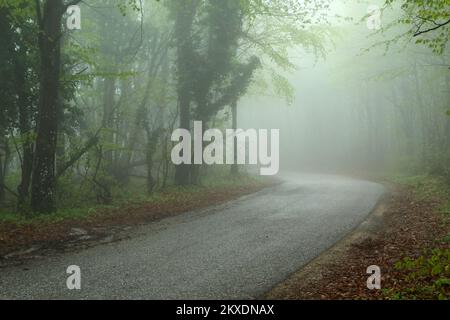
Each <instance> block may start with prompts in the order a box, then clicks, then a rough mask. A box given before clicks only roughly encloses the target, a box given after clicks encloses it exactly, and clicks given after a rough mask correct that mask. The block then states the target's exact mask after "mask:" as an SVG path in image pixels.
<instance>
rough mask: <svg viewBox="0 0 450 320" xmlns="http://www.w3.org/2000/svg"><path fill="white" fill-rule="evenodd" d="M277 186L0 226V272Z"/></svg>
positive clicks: (169, 196)
mask: <svg viewBox="0 0 450 320" xmlns="http://www.w3.org/2000/svg"><path fill="white" fill-rule="evenodd" d="M276 183H278V182H277V181H269V180H268V181H266V182H259V181H258V182H256V181H255V182H252V183H248V182H247V183H245V184H244V185H241V186H229V187H228V186H226V187H215V188H203V189H201V190H200V191H196V192H191V191H186V192H185V191H175V192H173V191H168V192H163V193H161V194H160V195H159V199H158V200H157V201H151V202H144V203H140V204H136V203H135V204H130V205H127V206H121V207H119V208H113V209H99V210H96V212H94V213H92V214H89V215H87V216H86V217H83V218H80V219H66V220H62V221H49V222H43V223H32V224H17V223H7V222H2V223H0V268H2V267H6V266H11V265H20V264H22V263H23V262H24V261H26V260H30V259H39V258H43V257H45V256H48V255H52V254H58V253H61V252H71V251H77V250H82V249H85V248H88V247H92V246H96V245H99V244H105V243H111V242H116V241H121V240H124V239H127V238H129V237H130V234H132V232H133V230H134V229H135V228H136V227H138V226H140V225H144V224H147V223H151V222H154V221H159V220H161V219H164V218H167V217H171V216H176V215H179V214H183V213H185V212H189V211H192V210H198V209H203V208H206V207H209V206H214V205H219V204H222V203H225V202H227V201H230V200H234V199H238V198H240V197H243V196H246V195H249V194H253V193H256V192H258V191H260V190H262V189H264V188H266V187H269V186H273V185H274V184H276Z"/></svg>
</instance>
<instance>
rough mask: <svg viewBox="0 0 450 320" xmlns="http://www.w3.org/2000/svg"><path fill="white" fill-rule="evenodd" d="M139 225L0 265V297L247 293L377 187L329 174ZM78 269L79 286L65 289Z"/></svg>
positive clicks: (276, 275)
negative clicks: (123, 236) (118, 235)
mask: <svg viewBox="0 0 450 320" xmlns="http://www.w3.org/2000/svg"><path fill="white" fill-rule="evenodd" d="M283 180H284V183H282V184H281V185H278V186H276V187H271V188H268V189H266V190H263V191H261V192H259V193H256V194H254V195H251V196H247V197H244V198H241V199H239V200H235V201H231V202H229V203H227V204H225V205H221V206H217V207H213V208H209V209H206V210H202V211H196V212H191V213H186V214H183V215H180V216H177V217H173V218H167V219H164V220H162V221H160V222H156V223H152V224H149V225H147V226H143V227H141V228H140V229H139V230H138V231H136V234H135V235H133V237H132V238H131V239H130V240H125V241H121V242H117V243H111V244H107V245H99V246H97V247H93V248H90V249H86V250H84V251H81V252H78V253H69V254H64V255H60V256H56V257H49V258H46V259H43V260H36V261H32V262H29V263H28V264H26V265H25V266H20V267H9V268H5V269H1V270H0V298H21V299H84V298H89V299H117V298H123V299H252V298H255V297H257V296H258V295H261V294H263V293H264V292H266V291H267V290H269V289H270V288H271V287H273V286H274V285H276V284H277V283H279V282H281V281H283V280H284V279H285V278H286V277H288V276H289V275H290V274H291V273H293V272H295V271H296V270H298V269H299V268H300V267H301V266H302V265H304V264H306V263H307V262H308V261H310V260H311V259H313V258H314V257H316V256H317V255H319V254H320V253H321V252H323V251H324V250H326V249H327V248H329V247H331V246H332V245H333V244H335V243H336V242H337V241H339V240H340V239H342V238H343V237H344V236H345V235H346V234H347V233H349V232H350V231H351V230H352V229H354V228H355V227H357V226H358V225H359V224H360V223H361V222H363V221H364V220H365V219H366V217H367V216H368V214H369V213H370V212H371V211H372V210H373V209H374V207H375V206H376V204H377V201H378V200H379V198H380V197H381V195H382V194H383V187H382V186H380V185H378V184H375V183H371V182H367V181H360V180H353V179H349V178H344V177H339V176H329V175H303V174H291V175H289V176H285V177H284V178H283ZM69 265H78V266H80V268H81V273H82V290H79V291H70V290H68V289H67V288H66V279H67V276H68V275H67V274H66V269H67V267H68V266H69Z"/></svg>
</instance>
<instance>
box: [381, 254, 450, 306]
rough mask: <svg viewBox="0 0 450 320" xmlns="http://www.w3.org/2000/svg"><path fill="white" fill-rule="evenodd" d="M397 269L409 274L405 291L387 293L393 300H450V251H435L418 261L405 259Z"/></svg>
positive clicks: (419, 258) (398, 264)
mask: <svg viewBox="0 0 450 320" xmlns="http://www.w3.org/2000/svg"><path fill="white" fill-rule="evenodd" d="M395 268H396V269H397V270H399V271H405V272H407V273H408V274H407V276H406V278H405V279H404V281H405V284H406V285H405V286H402V287H403V288H404V289H401V290H400V291H396V290H395V289H394V290H390V291H388V292H387V293H388V296H389V297H390V298H391V299H402V300H403V299H408V300H410V299H433V300H436V299H439V300H448V299H449V298H450V249H434V250H432V251H431V252H430V253H428V254H425V255H422V256H420V257H418V258H416V259H412V258H409V257H408V258H405V259H403V260H401V261H399V262H397V263H396V265H395Z"/></svg>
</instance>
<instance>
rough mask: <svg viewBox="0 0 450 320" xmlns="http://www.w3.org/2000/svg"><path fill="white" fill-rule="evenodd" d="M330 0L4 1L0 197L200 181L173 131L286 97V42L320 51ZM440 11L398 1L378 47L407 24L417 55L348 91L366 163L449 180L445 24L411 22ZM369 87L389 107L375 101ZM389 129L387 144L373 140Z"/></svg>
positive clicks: (44, 209) (28, 203)
mask: <svg viewBox="0 0 450 320" xmlns="http://www.w3.org/2000/svg"><path fill="white" fill-rule="evenodd" d="M390 2H392V1H388V3H387V4H386V5H391V4H390ZM77 4H80V6H81V9H80V10H79V11H80V19H79V22H78V23H79V24H80V27H81V28H80V30H77V29H75V30H70V29H69V28H68V25H69V24H68V23H64V22H65V21H66V19H67V21H70V18H71V17H70V15H69V16H68V14H67V8H69V7H70V6H71V5H77ZM447 5H448V4H447ZM329 6H330V3H329V1H305V2H303V1H299V2H298V3H297V2H292V3H291V2H290V3H287V2H285V1H281V0H280V1H263V0H257V1H250V0H248V1H206V2H205V1H198V0H196V1H182V2H180V1H163V2H161V3H160V2H157V1H145V2H143V1H140V2H139V1H129V3H124V2H123V1H101V2H98V3H96V2H93V3H91V2H90V3H84V2H82V1H72V2H70V1H67V2H65V1H62V0H61V1H37V2H36V1H19V0H18V1H6V0H2V3H1V19H0V21H1V23H2V27H1V33H2V34H1V39H2V49H1V50H2V51H1V56H2V64H1V74H2V77H1V81H2V83H1V90H2V91H1V94H0V95H1V97H2V108H1V123H0V126H1V137H0V146H1V148H0V150H1V153H0V168H1V170H0V203H2V204H3V206H11V205H13V206H14V207H15V209H17V211H18V212H21V213H28V214H31V213H33V214H39V213H50V212H53V211H55V210H56V209H57V208H58V206H59V207H63V206H65V205H66V204H64V202H65V200H63V199H67V198H75V197H76V198H79V199H80V200H81V199H82V202H86V201H93V202H100V203H103V204H108V203H111V202H112V201H113V198H114V197H115V196H116V194H117V193H121V192H123V191H122V190H121V189H124V188H127V185H129V184H130V183H138V184H142V182H145V186H146V187H145V188H146V192H147V193H149V194H150V193H152V192H154V191H155V190H158V189H161V188H162V189H163V188H165V187H166V186H167V185H171V184H175V185H181V186H183V185H189V184H197V183H200V181H201V177H202V176H203V175H205V174H206V173H201V172H200V168H199V167H198V166H189V165H179V166H176V167H175V166H173V165H172V164H171V162H170V149H171V142H170V139H169V138H168V137H170V135H171V133H172V131H173V130H174V129H175V128H186V129H190V127H191V122H192V121H193V120H198V121H203V123H204V124H207V125H208V126H211V127H212V128H215V127H226V126H228V127H233V126H234V127H236V126H237V123H238V119H236V118H237V111H236V109H237V108H239V104H240V100H241V98H242V97H243V96H244V95H246V94H247V93H248V92H249V91H251V92H252V93H253V94H255V93H256V92H258V90H259V91H264V90H266V89H267V90H269V91H273V94H274V95H278V96H281V97H284V98H286V99H291V98H292V94H293V93H292V84H291V83H290V82H289V79H288V78H287V77H286V73H287V72H289V71H292V70H293V69H295V65H294V63H293V62H292V61H291V60H290V56H289V52H290V51H289V50H291V49H292V48H294V49H298V48H301V49H304V50H307V51H310V52H312V53H313V54H315V55H316V56H318V57H319V58H320V56H322V55H326V51H327V50H328V49H327V45H329V44H330V43H331V42H332V41H333V36H334V34H335V33H338V32H340V30H338V27H335V26H334V27H333V26H332V25H331V23H330V20H331V19H335V17H333V16H332V15H330V14H329V13H328V12H327V9H328V8H329ZM446 9H447V7H446V4H445V1H438V2H436V5H435V6H432V7H430V8H429V7H428V6H425V5H424V4H423V3H422V2H421V1H417V2H414V3H410V2H408V3H407V2H405V3H404V4H403V6H402V7H401V9H400V10H402V11H403V13H402V14H403V16H402V17H401V18H400V19H397V20H393V21H392V25H391V26H389V28H390V29H389V30H387V31H386V32H389V33H390V35H395V36H392V38H391V39H389V38H388V39H387V40H385V41H386V43H385V44H382V45H386V46H389V44H391V43H392V42H393V43H395V42H397V41H400V40H402V39H405V38H408V37H411V33H414V34H413V35H412V37H413V38H414V39H417V40H415V43H416V44H419V45H421V46H418V47H417V48H415V49H413V50H415V51H417V52H418V53H417V54H416V55H414V60H411V62H410V63H409V66H408V67H407V68H404V67H401V69H400V68H398V69H397V70H396V66H395V62H391V63H392V66H389V68H390V70H387V71H386V72H384V74H382V73H383V72H379V73H380V74H379V75H376V74H373V73H374V70H369V72H371V73H372V74H373V76H374V77H376V76H378V77H379V78H383V77H388V80H387V81H385V83H384V84H379V85H377V86H376V90H372V89H371V87H370V86H371V84H370V83H369V81H371V79H367V80H366V84H365V85H364V83H363V84H362V85H363V86H365V87H366V89H365V90H366V92H364V89H362V90H361V91H360V92H359V93H360V95H361V96H360V97H354V98H355V99H361V100H363V102H362V103H361V104H360V108H359V109H360V110H359V111H358V112H359V113H360V116H361V118H362V119H361V121H363V122H364V126H365V127H366V128H367V131H368V133H367V135H368V137H367V139H365V141H364V142H363V143H364V144H366V145H368V146H369V147H368V148H369V149H370V150H366V151H367V157H368V158H371V160H370V162H373V163H372V164H371V165H372V166H382V165H384V164H383V160H384V159H379V158H380V157H383V155H385V154H389V157H391V158H394V159H395V160H397V161H398V162H401V161H405V160H406V159H407V160H406V161H405V163H404V164H403V165H404V166H407V167H413V168H411V169H413V170H423V171H427V172H435V173H438V174H444V175H449V159H450V155H449V150H450V148H449V147H450V124H449V121H448V118H446V114H445V113H446V111H447V113H448V101H449V99H448V98H449V92H448V87H449V81H450V79H449V76H448V70H446V69H445V68H442V67H441V66H442V65H445V64H446V63H448V55H447V56H446V54H445V52H444V50H445V46H446V40H447V37H448V28H445V27H446V25H445V22H444V23H442V28H440V29H438V28H437V27H438V25H436V26H435V23H433V22H428V21H427V20H421V21H414V20H411V18H410V16H413V15H414V14H415V12H419V13H421V12H423V14H424V15H426V16H427V17H430V19H434V20H436V21H441V19H445V18H446V17H448V12H447V11H446ZM72 19H73V18H72ZM430 21H431V20H430ZM442 21H443V20H442ZM340 28H342V27H340ZM391 29H395V30H394V31H391ZM398 30H399V31H400V32H402V33H399V32H398ZM395 31H397V32H395ZM422 33H423V34H425V33H426V34H427V35H430V36H427V37H425V38H421V37H420V36H421V35H422ZM423 47H427V48H425V49H424V48H423ZM427 49H431V50H428V51H426V50H427ZM374 50H375V49H374ZM404 50H405V51H407V50H409V47H407V48H405V49H404ZM404 55H405V56H411V54H410V52H407V53H405V54H404ZM446 57H447V59H446ZM400 59H401V58H400ZM419 59H420V60H422V61H426V64H428V65H430V66H427V67H422V66H421V65H418V64H419V63H418V61H417V60H419ZM376 67H377V64H376V62H375V63H374V64H373V69H375V68H376ZM368 68H370V66H369V67H368ZM378 70H379V69H378ZM388 73H389V74H388ZM442 73H443V75H441V74H442ZM442 80H443V81H442ZM377 81H382V80H380V79H378V80H377ZM384 86H386V87H389V88H385V87H384ZM369 91H370V92H369ZM377 91H380V92H382V93H383V95H385V98H386V100H387V103H386V105H383V106H378V105H375V104H376V103H377V102H375V103H374V104H373V105H371V102H370V100H371V98H370V96H371V95H374V96H377V95H378V94H379V93H377ZM387 91H388V93H387V94H386V92H387ZM386 95H387V96H386ZM404 97H407V99H405V98H404ZM372 101H373V100H372ZM357 103H358V102H357ZM381 108H386V109H389V110H387V111H386V112H383V111H381V110H380V109H381ZM383 117H389V118H390V119H389V121H390V123H387V122H386V121H384V120H385V119H383ZM384 126H386V127H384ZM418 126H419V128H418ZM387 131H389V133H388V134H389V136H390V139H392V140H393V141H390V143H389V145H387V143H386V141H385V140H384V139H382V138H381V137H382V136H383V134H386V132H387ZM393 131H395V132H393ZM386 148H392V149H395V150H392V152H390V151H391V150H386ZM366 163H367V162H366ZM408 169H409V168H408ZM144 179H145V180H144ZM88 199H89V200H88ZM72 200H73V201H75V199H72ZM75 202H76V201H75Z"/></svg>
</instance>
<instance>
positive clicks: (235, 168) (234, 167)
mask: <svg viewBox="0 0 450 320" xmlns="http://www.w3.org/2000/svg"><path fill="white" fill-rule="evenodd" d="M231 116H232V122H233V124H232V126H233V130H236V129H237V102H236V101H234V102H233V104H232V105H231ZM237 153H238V147H237V137H235V138H234V163H233V164H232V165H231V175H234V176H236V175H238V174H239V166H238V164H237Z"/></svg>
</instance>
